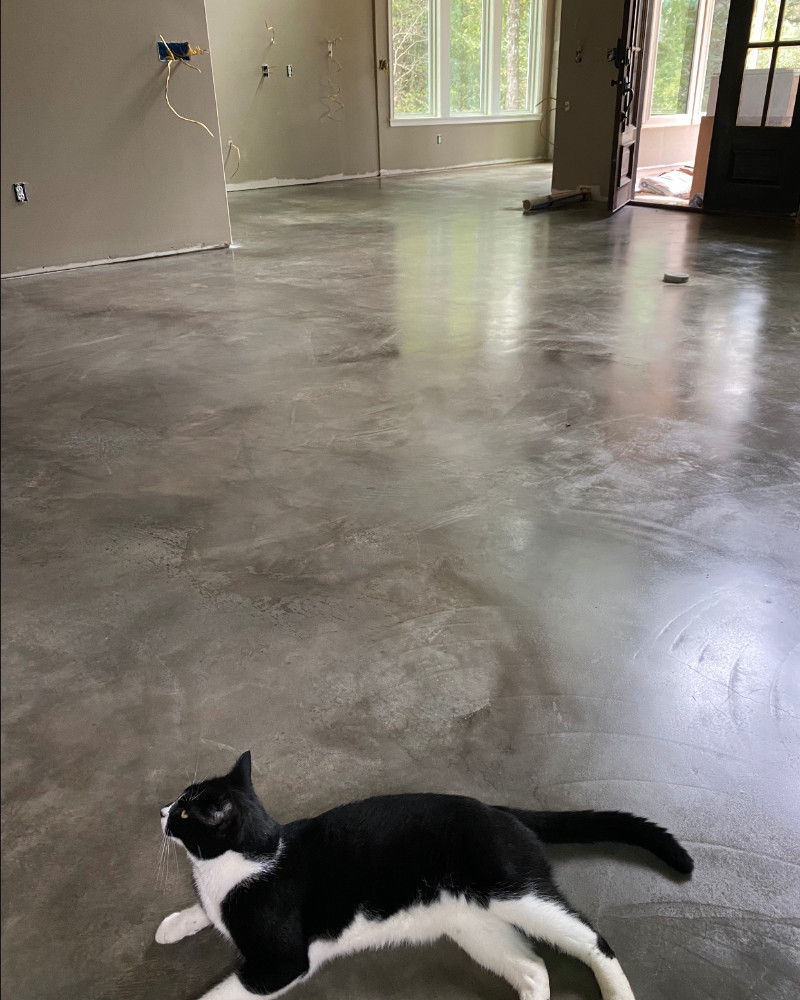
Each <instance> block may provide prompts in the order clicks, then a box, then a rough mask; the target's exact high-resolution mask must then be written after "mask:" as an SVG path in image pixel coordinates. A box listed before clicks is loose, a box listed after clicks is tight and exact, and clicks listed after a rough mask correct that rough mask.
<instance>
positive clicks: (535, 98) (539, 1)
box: [387, 0, 549, 128]
mask: <svg viewBox="0 0 800 1000" xmlns="http://www.w3.org/2000/svg"><path fill="white" fill-rule="evenodd" d="M548 5H549V0H531V27H530V42H529V48H528V77H527V93H528V95H529V102H528V110H525V111H503V110H501V108H500V73H501V66H502V51H503V34H502V32H503V0H483V39H482V44H481V111H480V112H476V111H465V112H458V111H456V112H451V110H450V0H428V10H429V18H428V52H429V57H428V58H429V66H428V80H429V94H430V106H431V112H430V113H429V114H409V115H397V114H396V113H395V110H394V78H393V75H392V73H391V72H390V73H389V124H390V125H391V126H399V127H401V128H407V127H409V126H414V125H477V124H481V123H486V124H489V123H495V124H496V123H498V122H517V121H541V119H542V117H543V112H542V111H540V110H537V109H539V108H541V105H542V98H543V94H544V87H545V69H546V62H547V58H546V51H545V49H546V38H545V34H546V26H547V15H548V13H549V11H548ZM387 9H388V21H387V34H388V38H387V43H388V46H389V49H388V51H389V53H390V60H389V65H390V66H392V65H393V58H391V56H392V55H393V53H394V37H393V31H392V0H387Z"/></svg>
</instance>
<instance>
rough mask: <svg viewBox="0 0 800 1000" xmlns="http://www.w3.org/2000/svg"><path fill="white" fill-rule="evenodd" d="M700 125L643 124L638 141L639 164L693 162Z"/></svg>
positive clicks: (654, 164) (647, 165) (644, 165)
mask: <svg viewBox="0 0 800 1000" xmlns="http://www.w3.org/2000/svg"><path fill="white" fill-rule="evenodd" d="M699 132H700V125H699V124H698V125H645V126H644V128H643V129H642V137H641V142H640V143H639V166H640V167H659V166H662V165H665V166H666V165H669V164H672V163H693V162H694V157H695V153H696V152H697V137H698V135H699Z"/></svg>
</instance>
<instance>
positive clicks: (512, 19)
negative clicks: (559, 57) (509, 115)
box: [500, 0, 531, 111]
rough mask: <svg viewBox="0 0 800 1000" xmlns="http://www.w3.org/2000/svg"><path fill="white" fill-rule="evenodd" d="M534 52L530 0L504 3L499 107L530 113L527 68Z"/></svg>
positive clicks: (504, 109)
mask: <svg viewBox="0 0 800 1000" xmlns="http://www.w3.org/2000/svg"><path fill="white" fill-rule="evenodd" d="M530 51H531V0H503V38H502V53H503V59H502V62H501V64H500V107H501V108H502V110H503V111H528V110H530V109H529V97H528V68H529V63H530Z"/></svg>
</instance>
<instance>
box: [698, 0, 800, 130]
mask: <svg viewBox="0 0 800 1000" xmlns="http://www.w3.org/2000/svg"><path fill="white" fill-rule="evenodd" d="M798 3H800V0H798ZM730 9H731V0H715V3H714V12H713V14H712V15H711V34H710V36H709V43H708V60H707V62H706V78H705V80H704V81H703V100H702V102H701V104H700V110H701V111H702V112H703V114H709V115H713V114H714V111H715V109H716V103H717V95H716V90H717V88H716V84H717V83H718V82H719V71H720V67H721V66H722V50H723V49H724V48H725V32H726V31H727V30H728V14H729V12H730ZM712 79H714V95H713V96H714V99H713V101H712V102H711V107H709V96H710V94H711V81H712Z"/></svg>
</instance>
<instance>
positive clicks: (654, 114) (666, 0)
mask: <svg viewBox="0 0 800 1000" xmlns="http://www.w3.org/2000/svg"><path fill="white" fill-rule="evenodd" d="M730 5H731V0H660V2H659V0H655V6H654V10H653V21H654V24H657V25H658V42H657V44H655V45H653V46H652V51H651V53H650V67H649V79H650V81H651V83H650V87H649V88H648V96H649V106H648V109H647V110H648V113H647V115H646V117H647V119H648V120H649V124H651V125H656V124H657V125H665V124H676V125H686V124H689V123H692V122H695V123H696V122H698V121H699V120H700V116H701V115H702V114H705V113H706V111H707V110H708V101H709V97H710V96H711V91H712V86H711V83H712V79H713V77H714V76H716V75H717V74H718V73H719V69H720V66H721V64H722V50H723V48H724V46H725V32H726V29H727V25H728V12H729V10H730Z"/></svg>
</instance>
